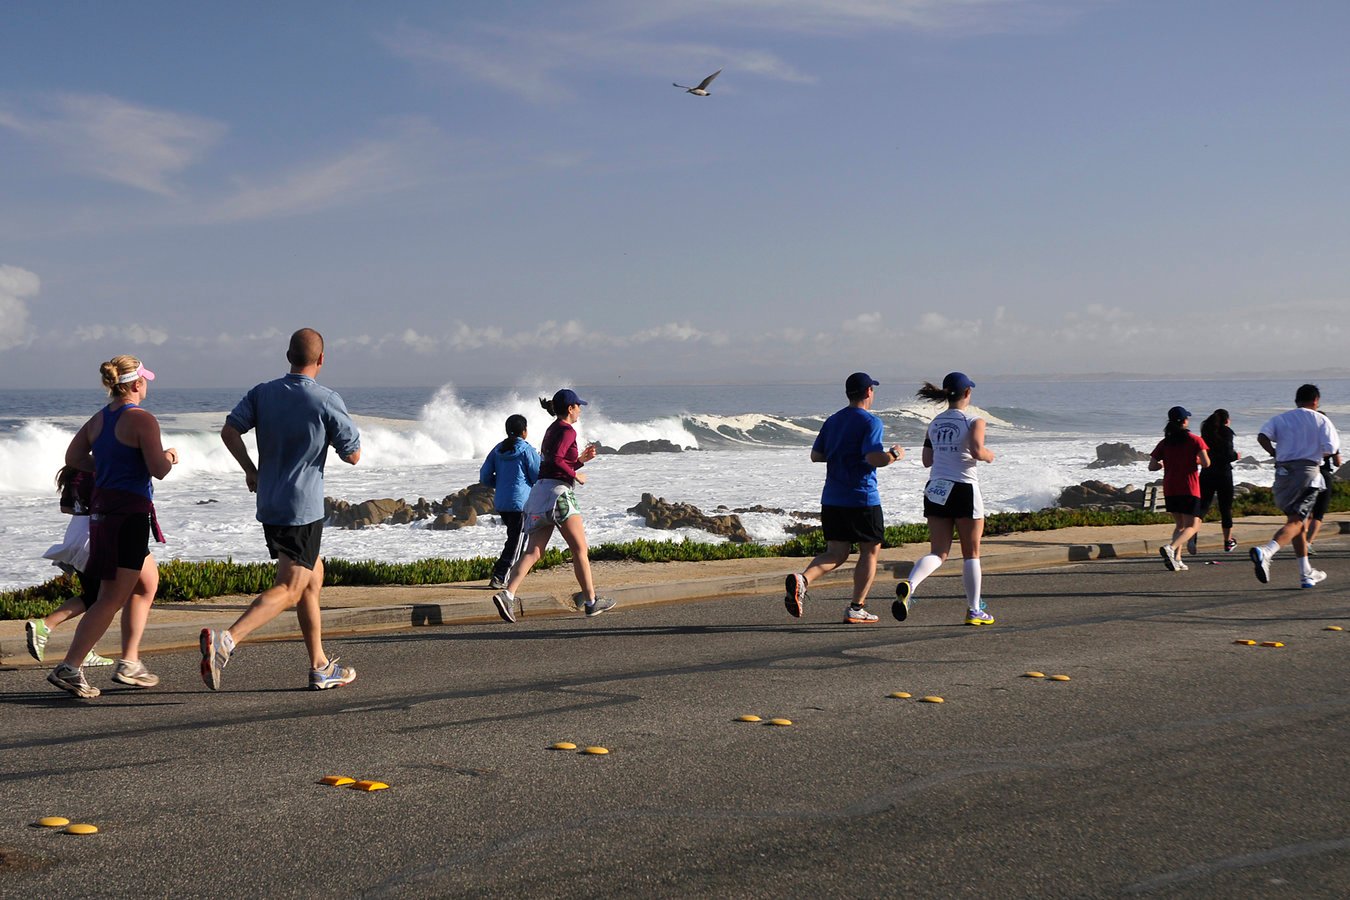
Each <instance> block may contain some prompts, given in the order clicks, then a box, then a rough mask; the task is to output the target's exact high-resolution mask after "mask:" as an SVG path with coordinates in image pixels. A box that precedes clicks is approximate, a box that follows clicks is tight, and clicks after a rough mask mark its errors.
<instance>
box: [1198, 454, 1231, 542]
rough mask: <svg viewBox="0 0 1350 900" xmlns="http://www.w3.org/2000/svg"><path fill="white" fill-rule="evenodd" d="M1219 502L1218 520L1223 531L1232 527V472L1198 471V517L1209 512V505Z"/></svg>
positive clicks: (1228, 470)
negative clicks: (1215, 501)
mask: <svg viewBox="0 0 1350 900" xmlns="http://www.w3.org/2000/svg"><path fill="white" fill-rule="evenodd" d="M1216 498H1217V499H1218V501H1219V518H1220V519H1221V520H1222V522H1223V527H1224V529H1225V530H1226V529H1230V528H1232V527H1233V470H1232V469H1224V470H1222V471H1216V470H1214V469H1201V470H1200V515H1201V516H1202V517H1203V516H1204V515H1205V513H1207V512H1209V505H1210V503H1212V502H1213V501H1214V500H1215V499H1216Z"/></svg>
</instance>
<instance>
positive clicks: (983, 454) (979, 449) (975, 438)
mask: <svg viewBox="0 0 1350 900" xmlns="http://www.w3.org/2000/svg"><path fill="white" fill-rule="evenodd" d="M970 455H971V456H973V457H975V459H977V460H979V461H980V462H985V463H991V462H993V461H994V451H993V450H990V449H989V448H988V447H986V446H985V445H984V419H976V420H975V421H974V422H972V423H971V426H970Z"/></svg>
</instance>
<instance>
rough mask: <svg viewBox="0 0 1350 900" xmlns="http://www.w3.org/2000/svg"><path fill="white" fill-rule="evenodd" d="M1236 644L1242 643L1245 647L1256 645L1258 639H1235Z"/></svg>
mask: <svg viewBox="0 0 1350 900" xmlns="http://www.w3.org/2000/svg"><path fill="white" fill-rule="evenodd" d="M1233 643H1235V644H1241V645H1242V646H1244V647H1255V646H1256V641H1233Z"/></svg>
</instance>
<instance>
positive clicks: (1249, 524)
mask: <svg viewBox="0 0 1350 900" xmlns="http://www.w3.org/2000/svg"><path fill="white" fill-rule="evenodd" d="M1283 521H1284V520H1283V518H1280V517H1275V516H1252V517H1249V518H1245V519H1240V520H1238V521H1237V522H1236V523H1235V524H1234V527H1233V536H1234V537H1235V538H1236V539H1237V541H1238V549H1237V550H1236V551H1234V552H1233V553H1231V554H1224V553H1223V552H1222V547H1221V544H1222V536H1221V534H1220V532H1219V528H1218V526H1217V525H1213V524H1206V525H1205V527H1204V529H1203V532H1202V534H1201V538H1200V542H1199V546H1200V551H1201V554H1202V555H1208V556H1211V557H1212V556H1214V555H1215V554H1217V555H1218V556H1219V557H1221V558H1224V559H1226V560H1231V561H1233V562H1235V563H1243V564H1246V563H1247V550H1248V548H1249V547H1251V546H1252V544H1254V543H1257V542H1264V541H1267V540H1269V539H1270V536H1271V535H1272V534H1273V533H1274V532H1275V530H1276V528H1278V527H1279V525H1280V524H1281V523H1282V522H1283ZM1171 533H1172V527H1171V526H1170V525H1127V526H1114V527H1106V528H1087V527H1084V528H1065V529H1060V530H1058V531H1040V532H1027V533H1022V534H1009V535H1001V536H998V537H989V538H985V540H984V541H983V543H982V546H981V553H980V556H981V558H982V560H983V563H984V564H983V570H984V572H985V574H986V575H988V574H996V573H999V572H1007V571H1013V570H1017V569H1028V568H1039V567H1044V566H1052V565H1060V564H1065V563H1071V562H1078V561H1083V560H1092V559H1111V558H1116V557H1140V556H1146V557H1147V556H1152V557H1157V555H1158V547H1159V546H1161V545H1162V544H1163V543H1166V542H1167V540H1168V539H1169V538H1170V537H1171ZM1345 534H1350V513H1333V514H1331V515H1329V516H1328V517H1327V521H1326V524H1325V526H1324V527H1323V531H1322V536H1321V538H1320V540H1319V543H1330V542H1332V541H1335V542H1336V543H1337V544H1339V543H1340V542H1341V541H1342V540H1343V538H1341V537H1339V536H1338V535H1345ZM927 550H928V545H927V544H905V545H902V546H900V547H893V548H889V549H886V550H883V551H882V552H881V564H880V566H879V569H880V571H879V572H878V574H877V582H876V584H874V585H873V594H874V595H875V594H877V593H882V594H885V593H888V592H889V587H888V583H891V582H894V581H895V580H897V579H899V578H903V577H904V576H905V575H906V574H908V572H909V567H910V565H911V564H912V563H913V562H914V560H916V559H918V558H919V557H920V556H922V555H923V554H924V553H926V552H927ZM959 552H960V548H959V545H958V546H957V547H954V548H953V560H952V561H949V562H948V564H947V565H945V566H943V567H942V569H940V570H938V574H937V576H935V577H943V576H952V575H959V574H960V573H961V566H960V565H959V564H956V565H953V564H952V563H953V561H955V560H956V559H957V558H959ZM1281 561H1284V562H1288V563H1289V566H1288V568H1289V570H1290V571H1289V573H1288V575H1289V577H1291V578H1292V577H1294V575H1293V570H1292V564H1293V559H1292V554H1291V553H1290V551H1289V550H1287V549H1286V550H1284V551H1283V553H1282V554H1281ZM805 564H806V560H805V559H803V558H800V557H792V558H784V557H772V558H765V559H737V560H716V561H710V562H694V563H682V562H674V563H633V562H596V563H593V564H592V568H593V571H594V575H595V582H596V585H597V587H598V588H599V590H600V592H601V593H602V594H604V595H606V596H609V597H613V598H614V599H615V600H617V601H618V604H619V610H617V611H622V609H623V608H625V607H634V606H648V605H654V604H661V603H679V602H685V601H693V600H700V599H704V598H708V597H726V596H729V595H737V594H764V593H772V592H775V591H781V590H782V589H783V579H784V576H785V575H787V574H788V573H789V572H793V571H800V570H801V568H802V567H803V566H804V565H805ZM1158 568H1159V571H1160V572H1163V568H1162V561H1161V560H1159V561H1158ZM852 573H853V566H852V563H851V562H850V563H849V564H846V565H844V566H841V567H840V568H839V569H837V570H835V571H834V572H832V573H830V574H829V575H828V576H826V577H825V578H824V579H822V580H821V581H820V582H817V584H821V583H826V584H840V583H844V582H847V581H848V580H849V579H851V578H852ZM1281 574H1282V575H1283V574H1285V573H1281ZM525 588H526V590H525V591H524V592H522V594H521V600H522V602H523V603H524V606H525V614H526V616H528V617H535V616H562V615H577V610H576V607H575V606H574V605H573V603H572V593H573V592H574V591H575V590H576V581H575V580H574V578H573V577H572V569H571V567H570V566H559V567H557V568H554V569H550V570H547V571H543V572H536V573H534V574H532V575H531V576H530V577H529V578H528V579H527V580H526V582H525ZM491 597H492V591H491V590H489V589H488V587H487V583H486V582H483V581H474V582H465V583H461V584H441V585H419V586H400V587H329V588H325V589H324V591H323V607H324V609H323V622H324V634H325V635H339V634H352V633H358V632H362V631H387V630H390V629H396V628H408V627H417V626H422V625H462V624H472V623H476V622H498V621H500V620H499V619H498V617H497V613H496V610H495V609H494V608H493V606H492V603H491ZM252 599H253V598H252V597H239V596H235V597H217V598H215V599H212V600H202V601H198V602H196V603H157V604H156V605H155V609H154V612H152V613H151V615H150V623H149V624H148V625H147V626H146V631H145V636H144V638H143V639H142V641H141V649H142V650H145V651H154V650H179V649H183V648H186V647H195V646H197V640H198V635H199V634H200V632H201V630H202V629H203V628H226V627H228V626H229V625H231V624H232V623H233V622H234V620H235V619H236V618H238V616H239V614H240V612H242V611H243V610H244V608H245V607H247V606H248V604H249V603H250V602H251V601H252ZM878 614H880V613H878ZM74 632H75V622H67V623H64V624H63V625H61V626H60V627H59V628H57V629H56V630H55V631H53V633H52V636H51V639H50V641H49V643H48V645H47V653H46V656H47V660H48V662H49V663H50V662H54V661H59V660H60V659H61V657H62V656H63V655H64V653H65V648H66V647H67V646H68V644H69V641H70V637H71V635H72V634H74ZM299 637H300V629H299V625H298V623H297V621H296V616H295V613H294V612H288V613H283V614H282V615H281V616H279V617H278V618H277V619H276V620H274V621H273V622H271V623H270V624H268V625H267V626H266V627H264V628H262V629H260V630H259V631H258V632H255V635H254V636H251V637H250V639H255V638H264V639H265V638H272V639H295V638H299ZM119 649H120V644H119V638H118V629H117V625H116V623H114V625H113V627H112V628H110V629H109V630H108V634H107V635H106V636H105V638H104V640H103V641H100V642H99V645H98V647H97V650H98V652H99V653H102V654H103V655H105V656H112V657H116V656H117V654H118V652H119ZM38 665H41V664H40V663H37V662H35V661H34V660H33V659H32V657H30V656H29V655H28V651H27V648H26V646H25V639H24V623H23V622H22V621H17V620H11V621H3V622H0V666H4V667H16V666H38Z"/></svg>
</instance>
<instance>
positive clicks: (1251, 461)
mask: <svg viewBox="0 0 1350 900" xmlns="http://www.w3.org/2000/svg"><path fill="white" fill-rule="evenodd" d="M1260 465H1261V460H1259V459H1257V458H1256V457H1255V456H1244V457H1242V459H1239V460H1238V461H1237V462H1235V463H1233V467H1234V468H1237V467H1238V466H1241V467H1242V468H1244V469H1255V468H1257V467H1258V466H1260Z"/></svg>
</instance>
